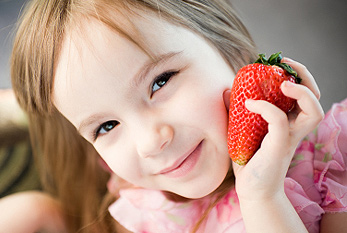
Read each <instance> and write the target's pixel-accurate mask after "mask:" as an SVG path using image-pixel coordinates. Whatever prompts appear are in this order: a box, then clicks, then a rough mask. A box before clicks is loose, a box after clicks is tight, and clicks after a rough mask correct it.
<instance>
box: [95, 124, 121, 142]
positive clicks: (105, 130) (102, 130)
mask: <svg viewBox="0 0 347 233" xmlns="http://www.w3.org/2000/svg"><path fill="white" fill-rule="evenodd" d="M118 124H119V122H118V121H107V122H105V123H103V124H101V125H100V126H99V128H97V130H96V131H95V133H94V140H96V139H97V138H98V137H99V136H101V135H104V134H106V133H108V132H109V131H111V130H112V129H114V128H115V127H116V126H117V125H118Z"/></svg>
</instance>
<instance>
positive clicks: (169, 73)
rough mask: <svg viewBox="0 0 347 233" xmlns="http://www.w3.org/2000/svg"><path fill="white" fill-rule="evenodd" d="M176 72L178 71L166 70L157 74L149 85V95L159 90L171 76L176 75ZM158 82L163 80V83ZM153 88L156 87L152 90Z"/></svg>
mask: <svg viewBox="0 0 347 233" xmlns="http://www.w3.org/2000/svg"><path fill="white" fill-rule="evenodd" d="M178 73H179V71H166V72H164V73H162V74H160V75H159V76H157V77H156V78H155V79H154V81H153V83H152V85H151V88H152V90H151V97H152V95H153V94H154V93H155V92H157V91H159V90H160V89H161V88H162V87H163V86H165V85H166V84H167V83H168V82H169V81H170V79H171V78H172V77H173V76H175V75H177V74H178ZM159 82H164V83H161V84H159ZM154 88H156V89H155V90H154Z"/></svg>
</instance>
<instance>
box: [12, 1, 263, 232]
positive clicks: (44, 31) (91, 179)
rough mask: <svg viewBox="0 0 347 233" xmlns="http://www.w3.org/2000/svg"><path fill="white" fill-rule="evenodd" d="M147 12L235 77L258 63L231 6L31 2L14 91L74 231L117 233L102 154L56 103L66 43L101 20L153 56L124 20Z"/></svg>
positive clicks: (18, 47)
mask: <svg viewBox="0 0 347 233" xmlns="http://www.w3.org/2000/svg"><path fill="white" fill-rule="evenodd" d="M146 11H147V12H154V13H157V14H160V17H162V18H164V19H166V20H167V21H169V22H171V23H174V24H177V25H180V26H183V27H186V28H188V29H190V30H192V31H193V32H195V33H197V34H199V35H201V36H202V37H204V38H205V39H206V40H207V41H208V42H210V44H212V45H213V46H215V47H216V48H217V49H218V50H219V52H220V54H221V56H223V58H224V59H225V60H226V61H227V62H228V64H229V65H230V67H231V68H232V69H233V70H234V71H237V70H238V69H239V68H241V67H242V66H244V65H246V64H248V63H250V62H251V61H253V60H254V59H255V57H256V49H255V45H254V43H253V41H252V39H251V36H250V34H249V33H248V31H247V29H246V28H245V27H244V25H243V24H242V22H241V21H240V19H239V18H238V17H237V15H236V13H235V11H234V9H233V8H232V7H231V6H230V3H228V2H227V0H225V1H223V0H210V1H207V0H182V1H179V0H163V1H159V0H122V1H121V0H114V1H112V0H52V1H40V0H33V1H31V2H29V3H28V4H27V6H26V7H25V9H24V11H23V14H22V16H21V18H20V20H19V22H20V23H19V25H18V28H17V35H16V38H15V41H14V46H13V52H12V58H11V76H12V86H13V89H14V91H15V93H16V96H17V99H18V102H19V103H20V105H21V106H22V107H23V108H24V109H25V111H26V112H27V113H28V115H29V122H30V132H31V138H32V143H33V147H34V148H36V153H37V154H40V156H39V158H38V161H39V165H40V168H41V175H42V182H43V184H44V187H45V189H46V190H47V191H49V192H50V193H52V194H54V195H55V196H57V198H58V199H60V201H61V203H62V205H63V208H64V209H65V212H66V216H67V217H66V219H67V223H68V226H69V229H70V231H71V232H76V231H78V230H80V229H81V228H83V227H85V228H84V229H83V231H84V232H110V231H114V230H115V228H114V226H113V225H112V224H111V221H112V219H111V218H110V216H109V215H107V214H105V212H106V211H105V210H106V208H107V206H108V204H109V203H110V202H111V201H112V198H109V195H108V194H107V190H106V185H105V184H106V182H107V179H108V174H106V172H105V171H103V170H102V169H101V168H100V166H99V165H98V162H97V156H98V155H97V153H96V152H95V150H94V149H93V148H92V146H91V145H89V144H88V143H87V142H86V141H85V140H84V139H83V138H82V137H81V136H79V135H78V134H77V132H76V130H75V129H74V127H73V126H72V125H71V124H70V123H69V122H68V121H67V120H66V119H65V118H64V117H63V116H62V115H61V114H60V113H59V112H58V111H57V110H56V109H55V107H54V105H53V103H52V99H51V98H52V86H53V82H54V72H55V65H56V63H57V59H58V58H59V55H60V54H59V52H60V49H61V46H62V41H63V39H64V36H65V35H66V33H67V32H69V30H74V29H76V28H77V27H78V26H81V23H82V21H83V19H95V20H98V21H100V22H102V23H104V24H105V25H107V26H108V27H109V28H110V29H112V30H115V31H117V32H119V33H122V34H123V35H124V36H126V38H128V39H129V40H130V41H132V42H133V43H135V44H136V45H138V46H139V47H140V48H141V49H143V50H145V51H146V52H149V53H150V48H146V46H145V45H144V44H143V43H142V42H141V38H139V37H137V36H138V35H133V34H132V33H131V32H130V30H129V29H127V28H124V26H122V25H121V24H120V23H119V22H118V19H119V17H118V16H117V15H121V16H122V17H129V16H128V15H131V14H138V12H146ZM135 12H137V13H135ZM129 13H130V14H129ZM144 15H145V14H144ZM129 20H130V18H129ZM229 177H231V176H230V175H229ZM229 180H232V178H229ZM226 186H228V185H226ZM223 187H224V186H223ZM229 187H230V185H229ZM220 189H222V188H220ZM223 190H225V188H223ZM224 192H225V191H218V193H224ZM220 196H222V195H220ZM217 199H220V197H219V198H217ZM103 215H105V216H103ZM102 216H103V217H102ZM96 219H99V220H98V221H95V220H96ZM198 225H199V223H198ZM86 226H88V227H86Z"/></svg>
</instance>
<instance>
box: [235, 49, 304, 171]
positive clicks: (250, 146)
mask: <svg viewBox="0 0 347 233" xmlns="http://www.w3.org/2000/svg"><path fill="white" fill-rule="evenodd" d="M281 60H282V56H281V53H280V52H279V53H275V54H272V55H271V56H270V57H269V59H268V60H267V59H266V58H265V55H264V54H259V59H258V60H257V61H256V62H255V63H253V64H249V65H247V66H244V67H242V68H241V69H240V70H239V71H238V73H237V74H236V77H235V80H234V82H233V86H232V88H231V96H230V109H229V126H228V150H229V154H230V157H231V159H232V160H233V161H234V162H236V163H238V164H240V165H245V164H246V163H247V162H248V160H249V159H251V157H252V156H253V155H254V153H255V152H256V151H257V150H258V149H259V147H260V144H261V142H262V140H263V138H264V137H265V135H266V133H267V132H268V123H267V122H266V121H265V120H264V119H263V118H262V117H261V116H260V115H259V114H256V113H252V112H250V111H248V110H247V109H246V107H245V100H246V99H254V100H266V101H268V102H270V103H272V104H274V105H276V106H277V107H279V108H280V109H282V110H283V111H284V112H286V113H288V112H289V111H290V110H291V109H292V108H293V107H294V105H295V100H294V99H291V98H289V97H286V96H285V95H284V94H283V93H282V91H281V90H280V85H281V83H282V82H283V81H285V80H288V81H291V82H296V83H299V82H300V79H299V78H298V77H297V74H296V72H295V71H294V70H293V69H292V68H291V67H290V66H289V65H287V64H285V63H281Z"/></svg>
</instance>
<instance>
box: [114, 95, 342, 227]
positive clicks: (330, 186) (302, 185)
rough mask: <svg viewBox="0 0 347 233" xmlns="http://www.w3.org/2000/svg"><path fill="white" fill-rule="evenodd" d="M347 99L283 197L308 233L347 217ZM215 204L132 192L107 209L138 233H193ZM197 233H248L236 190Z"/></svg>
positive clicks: (313, 141)
mask: <svg viewBox="0 0 347 233" xmlns="http://www.w3.org/2000/svg"><path fill="white" fill-rule="evenodd" d="M346 163H347V99H346V100H344V101H342V102H341V103H339V104H334V105H333V107H332V109H331V110H330V111H329V112H328V113H327V114H326V116H325V119H324V120H323V121H322V122H321V124H320V125H319V127H318V128H317V130H315V131H314V132H312V133H311V134H309V135H308V136H307V137H305V138H304V139H303V140H302V142H301V144H300V145H299V147H298V148H297V150H296V153H295V155H294V158H293V161H292V163H291V166H290V169H289V170H288V173H287V178H286V179H285V192H286V195H287V196H288V198H289V200H290V201H291V203H292V204H293V206H294V208H295V210H296V211H297V213H298V214H299V216H300V217H301V219H302V221H303V222H304V224H305V226H306V227H307V229H308V230H309V232H312V233H316V232H319V221H320V219H321V216H322V214H324V213H328V212H329V213H334V212H347V171H346ZM210 202H211V200H210V199H209V198H207V197H206V198H203V199H200V200H193V201H190V202H187V203H175V202H172V201H169V200H167V199H166V198H165V196H164V195H163V194H162V193H161V192H160V191H154V190H145V189H136V188H129V189H125V190H121V191H120V198H119V199H118V200H117V201H116V202H115V203H114V204H112V205H111V206H110V207H109V211H110V213H111V215H112V216H113V217H114V218H115V219H116V220H117V221H118V222H119V223H121V224H122V225H123V226H124V227H126V228H127V229H128V230H130V231H133V232H138V233H157V232H166V233H181V232H182V233H183V232H184V233H185V232H190V231H191V228H192V227H193V226H195V224H196V222H197V221H198V220H199V219H200V216H201V214H202V213H203V212H204V210H205V208H206V207H207V206H208V204H209V203H210ZM198 232H216V233H227V232H246V231H245V229H244V225H243V221H242V216H241V212H240V207H239V202H238V198H237V195H236V192H235V190H234V189H232V190H230V191H229V193H228V194H227V195H226V196H225V197H224V198H223V199H222V200H221V201H220V202H219V203H218V204H217V205H216V206H215V207H214V208H213V209H212V210H211V212H210V213H209V215H208V217H207V219H206V221H205V222H204V224H203V225H202V227H200V229H199V231H198Z"/></svg>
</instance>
